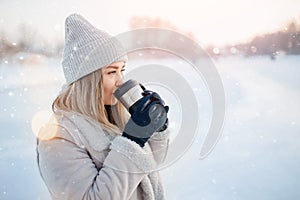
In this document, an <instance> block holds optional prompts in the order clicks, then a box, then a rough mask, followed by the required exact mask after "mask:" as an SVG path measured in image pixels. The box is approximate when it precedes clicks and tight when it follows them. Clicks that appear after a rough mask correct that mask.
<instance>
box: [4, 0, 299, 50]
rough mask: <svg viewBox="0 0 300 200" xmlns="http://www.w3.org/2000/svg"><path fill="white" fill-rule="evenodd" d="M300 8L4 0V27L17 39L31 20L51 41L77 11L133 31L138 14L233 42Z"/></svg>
mask: <svg viewBox="0 0 300 200" xmlns="http://www.w3.org/2000/svg"><path fill="white" fill-rule="evenodd" d="M299 8H300V0H264V1H261V0H243V1H241V0H226V1H222V0H205V1H204V0H199V1H195V0H184V1H180V0H179V1H174V0H151V1H141V0H131V1H122V0H110V1H103V0H97V1H96V0H64V1H61V0H52V1H43V0H26V1H25V0H13V1H11V0H0V30H2V31H3V30H4V31H5V32H6V33H9V36H10V37H11V38H12V39H13V40H14V39H15V40H17V33H18V28H17V27H18V26H19V24H21V23H25V24H27V25H30V26H31V27H32V28H33V29H34V30H35V31H37V33H38V34H39V35H40V36H41V37H43V38H44V39H47V40H48V41H51V40H56V39H63V35H64V20H65V18H66V16H68V15H69V14H70V13H73V12H77V13H80V14H82V15H83V16H84V17H86V18H87V19H88V20H90V21H91V22H92V24H94V25H95V26H96V27H98V28H100V29H104V30H106V31H107V32H109V33H111V34H118V33H122V32H124V31H128V30H129V27H128V20H129V19H130V17H132V16H149V17H161V18H164V19H166V20H169V21H170V22H171V23H173V24H174V25H175V26H177V27H179V28H180V29H182V30H184V31H192V32H194V34H195V35H196V37H197V38H198V40H199V42H200V43H202V44H225V43H226V44H227V43H234V42H238V41H242V40H247V39H249V38H251V37H252V36H253V35H256V34H259V33H265V32H271V31H274V30H277V29H278V28H284V24H285V23H286V22H287V21H289V20H291V19H293V18H294V19H298V20H300V9H299ZM18 37H19V36H18ZM16 42H17V41H16Z"/></svg>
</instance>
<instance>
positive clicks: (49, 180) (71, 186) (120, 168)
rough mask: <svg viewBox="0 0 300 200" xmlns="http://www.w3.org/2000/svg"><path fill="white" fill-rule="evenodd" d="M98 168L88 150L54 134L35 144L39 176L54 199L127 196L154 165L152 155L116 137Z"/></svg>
mask: <svg viewBox="0 0 300 200" xmlns="http://www.w3.org/2000/svg"><path fill="white" fill-rule="evenodd" d="M110 149H111V150H110V152H109V153H108V155H107V157H106V158H105V160H104V163H103V166H102V168H101V169H100V170H98V169H97V168H96V166H95V164H94V163H93V160H92V159H91V158H90V156H89V154H88V152H87V151H86V150H85V149H84V148H81V147H79V146H77V145H76V144H75V143H74V142H72V141H71V140H68V139H66V138H60V137H56V138H53V139H51V140H43V141H42V140H40V141H39V142H38V146H37V152H38V162H39V168H40V172H41V176H42V177H43V179H44V182H45V183H46V185H47V187H48V190H49V192H50V193H51V196H52V198H53V199H75V200H76V199H86V200H87V199H89V200H96V199H97V200H102V199H105V200H110V199H129V198H130V196H131V195H132V193H133V192H134V191H135V190H136V188H137V186H138V184H139V183H140V181H141V179H142V178H143V176H145V175H146V174H147V173H148V172H149V171H151V170H153V169H154V168H155V165H156V162H155V160H154V159H153V156H152V154H149V153H146V151H144V149H142V148H141V147H140V146H139V145H137V144H135V143H134V142H132V141H130V140H128V139H126V138H124V137H122V136H117V137H116V138H115V139H114V140H113V141H112V143H111V146H110Z"/></svg>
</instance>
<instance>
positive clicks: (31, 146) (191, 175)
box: [0, 56, 300, 200]
mask: <svg viewBox="0 0 300 200" xmlns="http://www.w3.org/2000/svg"><path fill="white" fill-rule="evenodd" d="M214 62H215V65H216V67H217V69H218V71H219V73H220V76H221V78H222V80H223V84H224V88H225V94H226V120H225V123H224V128H223V133H222V137H221V139H220V140H219V142H218V144H217V145H216V147H215V149H214V150H213V152H212V153H211V154H210V155H209V156H208V157H207V158H205V159H204V160H200V159H199V153H200V148H201V142H200V141H201V138H203V136H201V134H202V133H205V130H206V129H207V127H208V125H207V123H208V122H209V116H210V111H211V109H210V108H209V106H205V105H206V104H208V103H207V102H208V95H207V91H206V90H205V87H204V86H203V84H200V83H199V86H197V87H200V89H199V88H198V89H199V90H197V91H198V93H197V92H196V95H197V99H198V100H199V101H201V99H203V101H205V102H203V104H202V105H203V106H202V107H201V108H199V110H200V115H201V116H200V118H201V126H200V131H199V134H198V136H197V138H196V139H195V141H194V143H193V145H192V146H191V147H190V148H189V149H188V151H187V152H186V153H185V154H184V156H183V157H181V158H180V159H179V160H178V161H177V162H175V163H174V164H173V165H171V166H169V167H168V168H165V169H164V170H163V171H162V178H163V182H164V185H165V189H166V193H167V197H168V199H172V200H173V199H186V200H196V199H197V200H198V199H199V200H200V199H205V200H221V199H222V200H224V199H226V200H227V199H228V200H234V199H241V200H252V199H258V200H260V199H272V200H276V199H278V200H279V199H280V200H286V199H300V190H299V188H300V181H299V179H300V103H299V102H300V56H281V57H278V58H277V59H276V60H271V59H270V58H269V57H252V58H243V57H227V58H221V59H218V60H215V61H214ZM62 83H63V74H62V71H61V67H60V61H59V60H49V61H48V60H44V61H43V62H41V63H40V64H38V65H32V66H24V65H17V64H10V62H7V63H5V62H3V63H2V64H1V65H0V100H1V104H0V130H1V131H0V199H1V200H2V199H3V200H6V199H12V200H18V199H22V200H23V199H41V200H48V199H50V197H49V194H48V191H47V188H46V187H45V185H44V183H43V182H42V180H41V178H40V175H39V172H38V169H37V164H36V152H35V146H36V140H35V136H34V133H33V132H34V131H35V130H36V127H35V123H33V122H34V121H35V120H33V119H36V117H37V116H39V114H40V113H42V112H44V111H45V110H46V111H47V110H48V111H49V110H50V105H51V102H52V100H53V99H54V98H55V96H56V95H57V93H58V92H59V90H60V87H61V85H62ZM192 84H196V83H192ZM171 108H172V107H171ZM32 126H33V127H32ZM201 127H203V129H201Z"/></svg>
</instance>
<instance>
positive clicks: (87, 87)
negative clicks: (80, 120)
mask: <svg viewBox="0 0 300 200" xmlns="http://www.w3.org/2000/svg"><path fill="white" fill-rule="evenodd" d="M102 81H103V79H102V71H101V69H99V70H97V71H95V72H92V73H91V74H89V75H87V76H85V77H83V78H81V79H79V80H77V81H75V82H73V83H71V84H70V85H68V86H67V88H66V89H64V90H63V91H62V92H61V93H60V94H59V95H58V97H57V98H56V99H55V100H54V101H53V104H52V110H53V112H54V113H58V112H59V111H60V110H61V111H67V112H76V113H79V114H82V115H84V116H86V117H88V118H91V119H94V120H96V121H97V122H99V123H100V124H101V125H102V126H104V127H105V128H106V130H109V132H110V133H111V134H120V133H121V132H122V130H123V128H124V126H125V124H126V121H127V119H128V115H127V111H126V110H125V108H124V106H123V105H122V104H121V103H120V102H118V103H117V105H116V111H115V112H113V117H114V121H115V122H116V125H114V124H112V123H110V122H109V120H108V114H107V112H106V109H105V107H104V97H103V94H104V90H103V86H102V85H103V83H102Z"/></svg>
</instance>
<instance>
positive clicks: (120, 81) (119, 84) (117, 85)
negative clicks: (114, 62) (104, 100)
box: [116, 76, 124, 87]
mask: <svg viewBox="0 0 300 200" xmlns="http://www.w3.org/2000/svg"><path fill="white" fill-rule="evenodd" d="M123 83H124V80H123V76H118V79H117V81H116V87H120V86H121V85H122V84H123Z"/></svg>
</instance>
